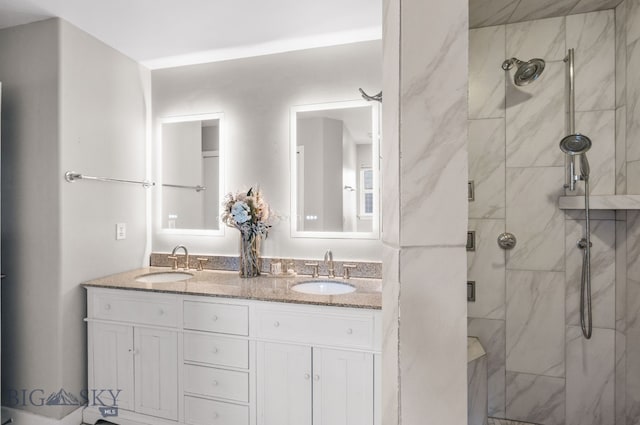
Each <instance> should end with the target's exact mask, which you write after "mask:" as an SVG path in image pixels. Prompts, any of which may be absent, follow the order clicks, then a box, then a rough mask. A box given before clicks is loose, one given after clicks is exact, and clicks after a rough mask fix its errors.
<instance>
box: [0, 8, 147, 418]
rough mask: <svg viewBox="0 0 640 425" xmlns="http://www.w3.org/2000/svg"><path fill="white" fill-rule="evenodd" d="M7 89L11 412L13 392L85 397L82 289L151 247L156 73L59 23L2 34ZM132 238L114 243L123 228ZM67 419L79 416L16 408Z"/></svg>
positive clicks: (0, 64) (2, 76)
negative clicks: (149, 162) (146, 183)
mask: <svg viewBox="0 0 640 425" xmlns="http://www.w3.org/2000/svg"><path fill="white" fill-rule="evenodd" d="M0 57H2V61H0V80H2V81H3V84H4V88H5V92H4V94H5V96H4V98H3V113H5V115H4V116H3V121H4V120H5V119H6V121H5V123H6V125H4V126H3V143H2V173H3V179H2V195H3V199H4V202H3V203H2V207H3V210H2V213H3V220H2V239H3V245H2V246H3V250H2V258H3V267H4V271H5V272H6V273H7V275H8V278H7V279H5V280H4V282H3V299H2V302H3V319H4V320H3V321H2V326H3V333H2V346H3V353H2V354H3V358H2V363H3V371H4V373H3V376H2V379H3V381H2V388H3V394H4V395H5V397H4V400H3V404H4V405H8V406H11V404H12V403H11V401H12V400H9V399H8V398H7V396H6V394H7V390H10V389H23V388H24V389H27V390H31V389H38V388H40V389H42V390H43V391H44V392H45V397H46V396H47V395H48V394H50V393H51V392H53V391H58V390H59V389H60V388H64V389H65V390H67V391H69V392H71V393H74V394H75V395H76V396H78V395H79V393H80V389H81V388H84V387H86V385H87V379H86V338H85V335H86V327H85V325H84V322H83V321H82V319H83V318H84V317H85V291H84V290H83V289H82V288H81V287H80V286H79V284H80V283H81V282H83V281H86V280H89V279H92V278H96V277H100V276H104V275H108V274H112V273H116V272H120V271H124V270H128V269H132V268H136V267H139V266H140V265H141V264H142V263H143V261H144V252H145V247H146V215H145V211H146V196H147V194H146V193H145V190H144V189H143V188H142V187H141V186H129V185H119V184H108V183H100V182H90V181H80V182H77V183H74V184H70V183H66V182H65V181H64V178H63V175H64V172H65V171H67V170H74V171H77V172H81V173H85V174H90V175H99V176H109V177H120V178H129V179H143V178H144V177H145V153H146V152H145V142H146V122H145V118H146V115H147V107H148V106H147V105H148V101H147V99H148V94H149V93H150V90H149V87H150V86H149V82H150V78H149V72H148V71H147V70H145V69H143V68H141V67H140V66H139V65H138V64H137V63H136V62H134V61H132V60H131V59H128V58H126V57H124V56H123V55H122V54H120V53H118V52H116V51H115V50H113V49H111V48H109V47H107V46H106V45H104V44H102V43H100V42H98V41H97V40H95V39H94V38H92V37H90V36H88V35H87V34H85V33H83V32H82V31H80V30H78V29H76V28H74V27H72V26H71V25H69V24H67V23H65V22H63V21H60V20H57V19H51V20H47V21H42V22H37V23H33V24H29V25H24V26H20V27H15V28H10V29H6V30H2V31H0ZM117 222H126V223H127V234H128V235H127V236H128V237H127V239H126V240H124V241H117V242H116V240H115V223H117ZM17 407H18V408H19V409H25V410H29V411H32V412H34V413H36V414H38V415H42V416H47V417H52V418H60V417H62V416H64V415H66V414H67V413H69V412H70V411H71V410H73V409H74V407H73V406H67V407H64V408H58V407H50V406H43V407H35V406H30V405H29V404H27V405H25V406H17Z"/></svg>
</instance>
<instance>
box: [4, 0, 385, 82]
mask: <svg viewBox="0 0 640 425" xmlns="http://www.w3.org/2000/svg"><path fill="white" fill-rule="evenodd" d="M49 17H60V18H63V19H64V20H66V21H68V22H70V23H71V24H73V25H75V26H76V27H78V28H80V29H82V30H84V31H85V32H87V33H89V34H91V35H93V36H94V37H96V38H98V39H99V40H102V41H103V42H104V43H106V44H108V45H110V46H112V47H114V48H115V49H117V50H119V51H121V52H122V53H124V54H126V55H127V56H129V57H131V58H133V59H135V60H137V61H139V62H141V63H142V64H144V65H146V66H148V67H149V68H151V69H157V68H164V67H170V66H177V65H185V64H191V63H202V62H210V61H214V60H224V59H233V58H238V57H247V56H256V55H261V54H269V53H277V52H283V51H288V50H297V49H304V48H311V47H320V46H330V45H336V44H344V43H349V42H356V41H365V40H373V39H379V38H381V36H382V0H321V1H319V0H0V28H6V27H10V26H15V25H20V24H25V23H29V22H34V21H38V20H42V19H46V18H49Z"/></svg>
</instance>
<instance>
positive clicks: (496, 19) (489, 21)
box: [469, 0, 622, 28]
mask: <svg viewBox="0 0 640 425" xmlns="http://www.w3.org/2000/svg"><path fill="white" fill-rule="evenodd" d="M621 2H622V0H469V27H470V28H478V27H488V26H491V25H502V24H510V23H513V22H522V21H530V20H533V19H542V18H551V17H554V16H566V15H575V14H577V13H586V12H593V11H596V10H605V9H612V8H614V7H616V6H617V5H618V4H620V3H621Z"/></svg>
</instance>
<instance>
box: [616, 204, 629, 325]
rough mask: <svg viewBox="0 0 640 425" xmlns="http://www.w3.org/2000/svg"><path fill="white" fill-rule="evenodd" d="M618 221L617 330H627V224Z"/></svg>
mask: <svg viewBox="0 0 640 425" xmlns="http://www.w3.org/2000/svg"><path fill="white" fill-rule="evenodd" d="M624 218H625V220H624V221H622V220H616V252H615V255H616V285H615V286H616V330H617V331H618V332H622V333H625V332H626V330H627V222H626V214H625V217H624Z"/></svg>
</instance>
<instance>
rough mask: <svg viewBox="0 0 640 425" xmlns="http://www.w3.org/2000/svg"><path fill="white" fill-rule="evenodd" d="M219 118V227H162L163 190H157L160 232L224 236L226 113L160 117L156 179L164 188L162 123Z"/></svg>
mask: <svg viewBox="0 0 640 425" xmlns="http://www.w3.org/2000/svg"><path fill="white" fill-rule="evenodd" d="M213 119H217V120H218V122H219V123H220V124H219V126H218V128H219V130H218V131H219V132H220V134H219V145H218V157H219V161H218V167H219V169H218V178H219V181H218V194H219V196H220V199H219V200H218V201H219V202H218V211H217V214H218V229H180V228H177V229H170V228H166V227H162V190H159V191H157V192H156V193H157V195H156V201H155V207H156V214H155V219H156V223H157V229H158V233H161V234H166V235H195V236H224V231H225V227H226V226H225V225H224V223H223V222H222V219H221V214H220V204H221V203H222V196H224V194H225V193H226V192H225V178H224V177H225V150H226V149H225V145H226V131H225V122H224V113H222V112H216V113H209V114H196V115H179V116H170V117H163V118H158V120H157V122H158V126H157V128H158V131H157V134H158V137H157V138H156V143H155V148H156V155H155V161H156V181H157V187H158V188H160V189H162V183H163V182H162V166H163V163H162V158H163V152H162V125H163V124H169V123H176V122H188V121H206V120H213Z"/></svg>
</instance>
